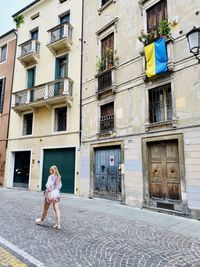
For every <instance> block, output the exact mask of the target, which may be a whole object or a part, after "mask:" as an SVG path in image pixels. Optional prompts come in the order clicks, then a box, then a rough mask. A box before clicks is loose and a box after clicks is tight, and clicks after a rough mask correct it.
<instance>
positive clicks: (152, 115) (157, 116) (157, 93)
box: [149, 85, 172, 123]
mask: <svg viewBox="0 0 200 267" xmlns="http://www.w3.org/2000/svg"><path fill="white" fill-rule="evenodd" d="M171 120H172V96H171V86H170V85H167V86H163V87H159V88H156V89H152V90H149V121H150V123H156V122H162V121H171Z"/></svg>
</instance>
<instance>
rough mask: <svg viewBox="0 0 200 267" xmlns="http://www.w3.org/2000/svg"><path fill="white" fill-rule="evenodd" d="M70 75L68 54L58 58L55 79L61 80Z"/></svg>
mask: <svg viewBox="0 0 200 267" xmlns="http://www.w3.org/2000/svg"><path fill="white" fill-rule="evenodd" d="M67 76H68V54H67V55H65V56H64V57H60V58H56V67H55V79H56V80H59V79H62V78H66V77H67Z"/></svg>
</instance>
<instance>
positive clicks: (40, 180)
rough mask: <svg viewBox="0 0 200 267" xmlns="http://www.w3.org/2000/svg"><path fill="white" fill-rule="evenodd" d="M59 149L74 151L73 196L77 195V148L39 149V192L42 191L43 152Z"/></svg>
mask: <svg viewBox="0 0 200 267" xmlns="http://www.w3.org/2000/svg"><path fill="white" fill-rule="evenodd" d="M61 148H74V149H75V165H74V195H76V193H77V190H76V188H77V184H78V182H77V172H78V171H77V166H78V162H77V160H78V155H77V153H78V148H77V146H48V147H41V152H40V159H41V160H40V172H39V191H41V190H42V173H43V163H44V150H46V149H61Z"/></svg>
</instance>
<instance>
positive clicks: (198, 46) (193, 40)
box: [186, 27, 200, 63]
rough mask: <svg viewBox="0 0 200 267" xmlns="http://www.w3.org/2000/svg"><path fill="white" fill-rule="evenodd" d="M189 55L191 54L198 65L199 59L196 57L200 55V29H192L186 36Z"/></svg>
mask: <svg viewBox="0 0 200 267" xmlns="http://www.w3.org/2000/svg"><path fill="white" fill-rule="evenodd" d="M186 37H187V40H188V44H189V48H190V53H192V54H193V55H194V56H195V57H196V58H197V59H198V63H200V58H199V57H198V55H199V53H200V28H196V27H194V28H193V29H192V30H191V31H189V32H188V33H187V34H186Z"/></svg>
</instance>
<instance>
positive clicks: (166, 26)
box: [158, 19, 171, 37]
mask: <svg viewBox="0 0 200 267" xmlns="http://www.w3.org/2000/svg"><path fill="white" fill-rule="evenodd" d="M158 30H159V34H160V36H166V37H169V35H170V33H171V27H170V23H169V22H168V21H167V20H166V19H164V20H161V22H160V24H159V28H158Z"/></svg>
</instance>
